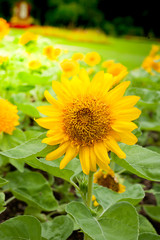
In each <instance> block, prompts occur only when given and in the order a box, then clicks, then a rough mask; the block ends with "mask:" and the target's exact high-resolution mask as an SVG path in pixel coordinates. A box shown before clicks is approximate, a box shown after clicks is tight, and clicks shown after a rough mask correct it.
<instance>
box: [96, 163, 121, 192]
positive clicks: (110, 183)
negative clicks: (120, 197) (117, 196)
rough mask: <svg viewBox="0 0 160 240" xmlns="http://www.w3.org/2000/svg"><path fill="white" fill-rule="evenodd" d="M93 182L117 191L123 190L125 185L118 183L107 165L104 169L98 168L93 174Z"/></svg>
mask: <svg viewBox="0 0 160 240" xmlns="http://www.w3.org/2000/svg"><path fill="white" fill-rule="evenodd" d="M94 183H97V184H99V185H101V186H103V187H107V188H110V189H112V190H113V191H115V192H118V193H122V192H125V186H124V185H122V184H120V183H118V180H117V178H116V177H115V173H114V171H113V170H112V169H111V168H110V167H108V170H105V171H104V170H102V169H100V170H99V171H98V172H96V173H95V174H94Z"/></svg>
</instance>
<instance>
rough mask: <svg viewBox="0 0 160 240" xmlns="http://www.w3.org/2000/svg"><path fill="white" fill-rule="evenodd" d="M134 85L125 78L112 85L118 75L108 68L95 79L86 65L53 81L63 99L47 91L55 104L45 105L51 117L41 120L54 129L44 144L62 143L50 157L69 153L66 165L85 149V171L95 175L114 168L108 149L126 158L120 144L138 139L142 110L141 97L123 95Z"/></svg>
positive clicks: (45, 113)
mask: <svg viewBox="0 0 160 240" xmlns="http://www.w3.org/2000/svg"><path fill="white" fill-rule="evenodd" d="M129 84H130V82H123V83H121V84H119V85H117V86H116V87H114V88H112V85H113V76H112V75H111V74H104V72H103V71H101V72H98V73H97V74H96V75H95V76H94V78H93V79H92V81H90V79H89V76H88V74H87V72H86V71H85V70H84V69H81V70H80V72H79V75H78V76H74V77H73V78H72V79H71V80H68V79H66V78H63V79H62V82H61V83H60V82H57V81H53V84H52V87H53V90H54V92H55V93H56V95H57V100H56V99H54V98H53V97H52V96H51V95H50V94H49V92H48V91H45V97H46V99H47V100H48V102H49V103H50V104H51V105H50V106H42V107H39V108H38V109H39V111H40V112H41V113H42V114H44V115H46V116H47V117H45V118H40V119H37V120H36V121H37V123H38V124H39V125H40V126H42V127H44V128H46V129H48V132H47V138H45V139H44V140H43V142H45V143H47V144H49V145H56V144H60V145H59V147H58V148H57V149H56V150H55V151H53V152H51V153H49V154H48V155H47V156H46V160H54V159H57V158H59V157H60V156H62V155H63V154H64V153H65V156H64V158H63V160H62V161H61V163H60V168H61V169H62V168H64V167H65V166H66V165H67V164H68V162H69V161H70V160H71V159H73V158H74V157H76V156H77V154H78V153H79V158H80V162H81V165H82V170H83V172H84V173H85V174H89V172H90V171H92V172H95V171H96V165H98V166H99V167H100V168H101V169H103V170H106V171H108V164H109V162H110V159H109V156H108V151H113V152H114V153H115V154H117V155H118V156H119V157H120V158H125V157H126V155H125V153H124V152H123V151H122V150H121V149H120V147H119V145H118V144H117V142H123V143H126V144H129V145H133V144H135V143H136V142H137V138H136V137H135V136H134V134H133V133H132V131H133V130H134V129H135V128H137V125H136V124H135V123H133V122H132V121H133V120H135V119H137V118H138V117H139V115H140V113H141V111H140V110H139V109H137V108H135V107H134V105H135V104H136V102H137V101H138V100H139V97H136V96H125V97H124V96H123V95H124V93H125V90H126V89H127V87H128V86H129ZM111 88H112V89H111Z"/></svg>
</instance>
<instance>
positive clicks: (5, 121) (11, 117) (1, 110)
mask: <svg viewBox="0 0 160 240" xmlns="http://www.w3.org/2000/svg"><path fill="white" fill-rule="evenodd" d="M17 112H18V110H17V106H15V105H13V104H11V103H10V102H8V101H7V100H5V99H0V133H1V132H4V133H8V134H10V135H12V132H13V130H14V129H15V126H17V125H19V122H18V119H19V116H18V115H17Z"/></svg>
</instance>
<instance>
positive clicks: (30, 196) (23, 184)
mask: <svg viewBox="0 0 160 240" xmlns="http://www.w3.org/2000/svg"><path fill="white" fill-rule="evenodd" d="M6 179H7V180H8V181H9V184H8V188H9V190H10V191H11V192H12V194H13V195H14V196H15V197H16V198H17V199H19V200H22V201H24V202H26V203H27V204H28V205H29V206H34V207H37V208H40V209H42V210H44V211H53V210H55V209H56V208H57V201H56V200H55V198H54V196H53V193H52V189H51V187H50V186H49V183H48V182H47V181H46V179H45V178H44V177H43V175H41V174H40V173H38V172H30V171H25V172H23V173H20V172H18V171H15V172H10V173H8V174H7V176H6Z"/></svg>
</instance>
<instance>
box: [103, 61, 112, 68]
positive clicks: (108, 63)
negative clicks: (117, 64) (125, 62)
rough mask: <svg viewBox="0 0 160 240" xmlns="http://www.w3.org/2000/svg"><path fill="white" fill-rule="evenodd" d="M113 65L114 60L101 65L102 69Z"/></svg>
mask: <svg viewBox="0 0 160 240" xmlns="http://www.w3.org/2000/svg"><path fill="white" fill-rule="evenodd" d="M112 64H114V60H107V61H104V62H103V63H102V67H103V68H109V67H111V65H112Z"/></svg>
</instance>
